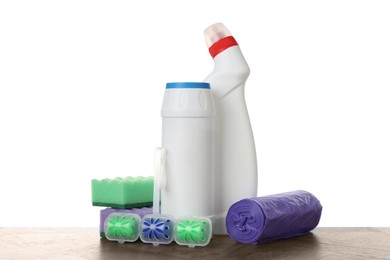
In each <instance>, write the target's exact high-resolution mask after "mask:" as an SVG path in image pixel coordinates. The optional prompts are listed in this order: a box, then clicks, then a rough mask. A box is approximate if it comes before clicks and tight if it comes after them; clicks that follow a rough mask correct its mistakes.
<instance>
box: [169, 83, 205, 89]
mask: <svg viewBox="0 0 390 260" xmlns="http://www.w3.org/2000/svg"><path fill="white" fill-rule="evenodd" d="M166 88H167V89H169V88H204V89H210V83H207V82H169V83H167V87H166Z"/></svg>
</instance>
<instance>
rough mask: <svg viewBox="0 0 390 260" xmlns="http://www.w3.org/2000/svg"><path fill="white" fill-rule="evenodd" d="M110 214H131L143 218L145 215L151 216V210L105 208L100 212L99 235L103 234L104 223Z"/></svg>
mask: <svg viewBox="0 0 390 260" xmlns="http://www.w3.org/2000/svg"><path fill="white" fill-rule="evenodd" d="M111 213H133V214H137V215H139V216H140V218H143V217H144V216H145V215H148V214H152V208H151V207H148V208H146V207H145V208H132V209H114V208H105V209H102V210H100V234H104V221H106V218H107V217H108V215H110V214H111Z"/></svg>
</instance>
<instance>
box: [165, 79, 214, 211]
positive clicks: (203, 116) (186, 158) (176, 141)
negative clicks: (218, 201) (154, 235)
mask: <svg viewBox="0 0 390 260" xmlns="http://www.w3.org/2000/svg"><path fill="white" fill-rule="evenodd" d="M161 116H162V147H163V149H164V150H165V151H166V170H165V174H163V176H162V179H161V180H160V182H161V214H169V215H172V216H173V217H175V218H179V217H181V216H198V217H209V218H211V219H213V215H214V120H215V107H214V101H213V97H212V93H211V90H210V85H209V84H208V83H204V82H200V83H198V82H195V83H194V82H178V83H168V84H167V85H166V90H165V95H164V101H163V106H162V111H161ZM163 172H164V171H163Z"/></svg>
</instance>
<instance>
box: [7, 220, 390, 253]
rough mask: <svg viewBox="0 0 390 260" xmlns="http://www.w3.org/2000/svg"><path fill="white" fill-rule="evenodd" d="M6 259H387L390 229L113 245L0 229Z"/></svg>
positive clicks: (95, 237)
mask: <svg viewBox="0 0 390 260" xmlns="http://www.w3.org/2000/svg"><path fill="white" fill-rule="evenodd" d="M6 259H7V260H8V259H53V260H71V259H74V260H80V259H140V260H147V259H159V260H163V259H204V260H207V259H365V260H367V259H388V260H390V228H317V229H315V230H314V231H313V232H312V233H309V234H307V235H304V236H300V237H296V238H290V239H284V240H280V241H275V242H271V243H268V244H264V245H244V244H238V243H235V242H234V241H232V240H231V239H230V238H229V237H228V236H214V238H213V240H212V241H211V242H210V244H209V245H208V246H206V247H196V248H188V247H184V246H179V245H177V244H175V243H172V244H170V245H160V246H152V245H150V244H143V243H142V242H139V241H138V242H135V243H125V244H118V243H117V242H111V241H108V240H106V239H101V238H100V237H99V234H98V231H97V229H92V228H0V260H6Z"/></svg>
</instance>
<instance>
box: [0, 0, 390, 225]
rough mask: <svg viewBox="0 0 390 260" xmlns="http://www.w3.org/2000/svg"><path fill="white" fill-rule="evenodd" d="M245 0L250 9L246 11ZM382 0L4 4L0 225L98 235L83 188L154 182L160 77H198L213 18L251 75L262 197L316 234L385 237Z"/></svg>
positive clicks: (388, 107) (388, 145) (387, 145)
mask: <svg viewBox="0 0 390 260" xmlns="http://www.w3.org/2000/svg"><path fill="white" fill-rule="evenodd" d="M244 2H245V3H244ZM389 14H390V2H388V1H321V2H319V1H226V0H220V1H199V0H197V1H182V0H177V1H170V0H164V1H161V0H153V1H152V0H150V1H96V0H93V1H80V0H68V1H52V0H48V1H2V2H0V205H1V209H0V226H97V225H98V219H99V216H98V212H99V209H98V208H93V207H92V206H91V191H90V180H91V179H92V178H104V177H116V176H128V175H132V176H138V175H145V176H146V175H152V174H153V156H154V148H155V147H156V146H159V145H160V143H161V140H160V139H161V118H160V109H161V103H162V98H163V93H164V88H165V83H166V82H169V81H201V80H203V79H204V77H205V76H206V75H207V74H208V73H209V72H210V71H211V70H212V67H213V62H212V59H211V57H210V56H209V54H208V51H207V48H206V46H205V43H204V39H203V30H204V29H205V28H206V27H207V26H209V25H211V24H212V23H215V22H220V21H221V22H223V23H224V24H225V25H226V26H227V27H228V28H229V29H230V30H231V32H232V33H233V35H234V36H235V38H236V39H237V41H238V42H239V44H240V46H241V49H242V51H243V53H244V55H245V57H246V58H247V61H248V63H249V65H250V67H251V76H250V77H249V80H248V82H247V86H246V99H247V105H248V109H249V113H250V117H251V122H252V127H253V132H254V136H255V141H256V146H257V153H258V154H257V156H258V165H259V195H266V194H272V193H277V192H283V191H291V190H295V189H305V190H308V191H310V192H312V193H313V194H314V195H316V196H317V197H318V198H319V199H320V200H321V202H322V204H323V207H324V210H323V216H322V220H321V223H320V225H321V226H389V225H390V209H389V206H388V205H389V198H390V189H389V182H388V180H389V178H388V176H389V174H390V135H389V133H390V101H389V100H390V47H389V46H390V33H389V32H390V15H389Z"/></svg>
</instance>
